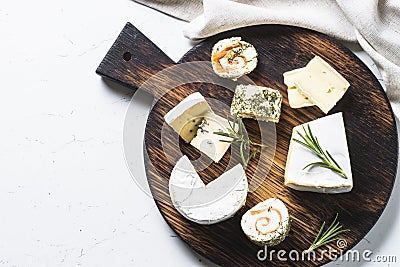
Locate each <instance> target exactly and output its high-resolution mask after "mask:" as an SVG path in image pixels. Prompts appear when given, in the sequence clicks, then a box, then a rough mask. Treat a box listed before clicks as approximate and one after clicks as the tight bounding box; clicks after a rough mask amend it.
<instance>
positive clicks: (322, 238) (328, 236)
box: [304, 213, 350, 253]
mask: <svg viewBox="0 0 400 267" xmlns="http://www.w3.org/2000/svg"><path fill="white" fill-rule="evenodd" d="M337 218H338V214H337V213H336V217H335V219H334V220H333V222H332V224H331V225H330V226H329V227H328V229H326V231H325V232H323V230H324V227H325V222H324V223H323V224H322V226H321V229H320V230H319V232H318V235H317V237H316V238H315V239H314V242H312V244H311V246H310V247H309V248H308V249H307V250H306V251H305V252H304V253H309V252H311V251H313V250H314V249H317V248H319V247H320V246H323V245H325V244H327V243H330V242H332V241H335V240H338V239H339V238H338V237H337V236H338V235H339V234H341V233H345V232H349V231H350V230H349V229H342V228H343V226H342V225H341V224H340V222H338V221H337Z"/></svg>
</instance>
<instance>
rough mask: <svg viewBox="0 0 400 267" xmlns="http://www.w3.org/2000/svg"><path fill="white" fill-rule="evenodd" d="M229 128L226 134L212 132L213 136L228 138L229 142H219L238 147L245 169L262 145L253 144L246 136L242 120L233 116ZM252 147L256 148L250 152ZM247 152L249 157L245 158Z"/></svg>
mask: <svg viewBox="0 0 400 267" xmlns="http://www.w3.org/2000/svg"><path fill="white" fill-rule="evenodd" d="M228 122H229V128H227V132H213V133H214V134H217V135H220V136H224V137H229V138H230V139H231V140H219V141H220V142H227V143H232V144H237V145H238V146H239V152H240V158H241V159H242V163H243V167H247V164H248V163H249V161H250V160H251V159H252V158H254V157H255V156H256V155H257V153H258V152H260V147H262V146H263V145H262V144H259V143H256V142H253V141H252V140H251V139H250V138H249V136H248V135H247V130H246V127H245V125H244V123H243V121H242V118H241V117H239V116H238V115H236V114H235V115H234V120H233V122H231V121H229V120H228ZM252 147H257V148H256V149H255V150H252ZM248 149H249V150H250V151H249V155H248V156H247V157H246V155H245V152H246V151H247V150H248Z"/></svg>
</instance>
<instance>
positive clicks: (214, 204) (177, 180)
mask: <svg viewBox="0 0 400 267" xmlns="http://www.w3.org/2000/svg"><path fill="white" fill-rule="evenodd" d="M247 191H248V183H247V178H246V174H245V172H244V169H243V167H242V165H240V164H238V165H236V166H235V167H233V168H232V169H230V170H228V171H227V172H225V173H224V174H222V175H221V176H220V177H218V178H216V179H215V180H214V181H212V182H210V183H209V184H207V185H205V184H204V183H203V181H202V180H201V179H200V177H199V175H198V174H197V172H196V170H195V169H194V167H193V165H192V163H191V162H190V160H189V159H188V157H187V156H183V157H181V158H180V159H179V160H178V162H177V163H176V165H175V167H174V168H173V170H172V173H171V177H170V180H169V193H170V197H171V200H172V203H173V205H174V207H175V208H176V209H177V211H178V212H179V213H180V214H182V216H184V217H185V218H186V219H188V220H190V221H193V222H195V223H198V224H215V223H218V222H221V221H224V220H226V219H229V218H231V217H232V216H233V215H234V214H235V213H236V212H237V211H238V210H239V209H240V208H241V207H242V206H243V205H244V204H245V202H246V197H247Z"/></svg>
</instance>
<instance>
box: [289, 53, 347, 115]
mask: <svg viewBox="0 0 400 267" xmlns="http://www.w3.org/2000/svg"><path fill="white" fill-rule="evenodd" d="M293 81H294V83H295V86H296V88H297V89H298V90H299V92H300V93H301V94H302V95H304V96H306V97H308V98H309V99H310V100H311V102H312V103H315V104H316V105H317V106H318V107H319V108H320V109H321V110H322V111H323V112H325V113H328V112H329V111H330V110H331V109H332V108H333V107H334V106H335V105H336V103H337V102H338V101H339V100H340V99H341V98H342V97H343V95H344V94H345V93H346V91H347V89H348V88H349V86H350V84H349V82H348V81H347V80H346V79H345V78H343V76H342V75H340V73H338V72H337V71H336V70H335V69H334V68H332V67H331V66H330V65H329V64H328V63H327V62H326V61H324V60H323V59H322V58H320V57H319V56H316V57H314V58H313V59H312V60H311V61H310V62H309V63H308V64H307V66H306V67H305V69H304V70H303V71H300V72H299V73H298V74H296V75H295V77H294V79H293Z"/></svg>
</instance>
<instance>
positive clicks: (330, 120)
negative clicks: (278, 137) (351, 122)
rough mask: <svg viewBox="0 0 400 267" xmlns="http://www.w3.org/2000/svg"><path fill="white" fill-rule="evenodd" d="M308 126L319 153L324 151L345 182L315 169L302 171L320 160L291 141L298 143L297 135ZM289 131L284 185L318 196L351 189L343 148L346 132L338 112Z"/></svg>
mask: <svg viewBox="0 0 400 267" xmlns="http://www.w3.org/2000/svg"><path fill="white" fill-rule="evenodd" d="M303 125H304V126H306V127H307V125H309V126H310V128H311V131H312V132H313V134H314V136H316V137H317V138H318V141H319V143H320V145H321V147H322V149H323V150H324V151H325V150H328V151H329V153H330V154H331V155H332V157H333V158H334V159H335V160H336V162H337V163H338V164H339V166H340V167H341V168H342V169H343V171H344V172H345V174H346V176H347V178H344V177H342V176H341V175H339V174H338V173H336V172H334V171H332V170H330V169H326V168H322V167H319V166H313V167H308V168H306V169H304V170H303V168H304V167H305V166H306V165H308V164H309V163H311V162H317V161H320V159H319V158H318V157H317V156H316V155H315V154H314V153H313V152H312V151H311V150H309V149H307V148H306V147H304V146H302V145H301V144H298V143H297V142H295V141H294V140H293V139H298V140H302V139H301V137H300V136H299V134H298V132H300V133H302V134H303V133H304V130H303V127H302V126H303ZM303 125H299V126H296V127H294V128H293V132H292V138H291V140H290V146H289V151H288V157H287V161H286V168H285V185H286V186H289V187H291V188H293V189H296V190H300V191H311V192H318V193H330V194H335V193H345V192H349V191H351V189H352V188H353V177H352V173H351V165H350V156H349V151H348V147H347V139H346V130H345V127H344V122H343V115H342V113H341V112H339V113H335V114H333V115H329V116H326V117H323V118H319V119H317V120H314V121H311V122H309V123H306V124H303Z"/></svg>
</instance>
